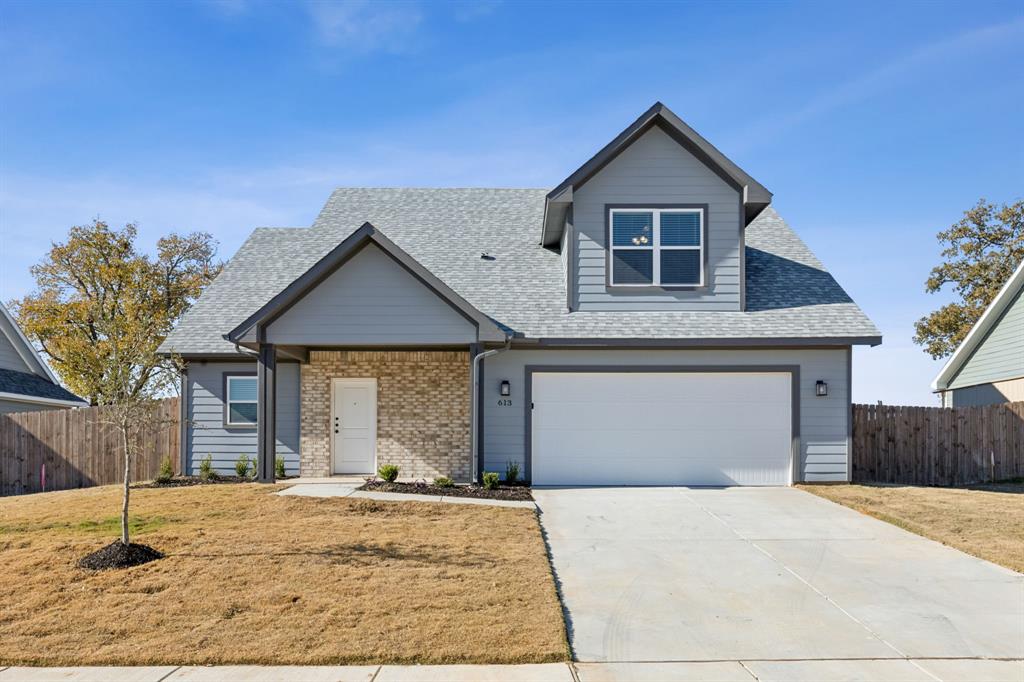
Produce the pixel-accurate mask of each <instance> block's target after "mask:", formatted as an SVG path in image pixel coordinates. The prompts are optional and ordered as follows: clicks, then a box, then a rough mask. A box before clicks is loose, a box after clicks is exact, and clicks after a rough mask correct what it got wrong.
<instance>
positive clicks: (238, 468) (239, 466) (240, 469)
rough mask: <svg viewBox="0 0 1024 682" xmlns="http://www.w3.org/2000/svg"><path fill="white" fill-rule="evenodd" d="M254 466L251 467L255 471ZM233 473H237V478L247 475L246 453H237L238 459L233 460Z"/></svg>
mask: <svg viewBox="0 0 1024 682" xmlns="http://www.w3.org/2000/svg"><path fill="white" fill-rule="evenodd" d="M255 469H256V467H253V471H255ZM235 473H236V474H238V477H239V478H245V477H246V476H248V475H249V458H248V457H247V456H246V455H239V456H238V459H236V460H235Z"/></svg>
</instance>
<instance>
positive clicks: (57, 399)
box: [0, 304, 88, 406]
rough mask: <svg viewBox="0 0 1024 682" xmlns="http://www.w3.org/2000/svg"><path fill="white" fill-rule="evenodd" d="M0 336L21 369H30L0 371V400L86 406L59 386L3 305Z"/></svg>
mask: <svg viewBox="0 0 1024 682" xmlns="http://www.w3.org/2000/svg"><path fill="white" fill-rule="evenodd" d="M0 333H2V334H3V335H4V337H5V338H6V339H7V340H8V341H9V342H10V343H11V346H12V347H13V348H14V349H15V351H16V352H17V353H18V355H19V356H20V357H21V359H22V361H24V363H25V368H26V369H28V370H30V371H28V372H24V371H21V370H20V369H12V368H9V367H5V368H0V399H3V400H13V401H17V402H28V403H38V404H52V405H69V406H70V405H87V404H88V403H87V402H86V401H84V400H82V399H81V398H79V397H78V396H76V395H75V394H74V393H72V392H70V391H68V390H67V389H65V388H64V387H62V386H61V385H60V382H59V381H58V380H57V377H56V376H55V375H54V374H53V371H52V370H51V369H50V368H49V367H48V366H47V364H46V363H45V362H43V359H42V358H41V357H39V353H38V352H36V349H35V348H34V347H33V346H32V344H31V343H29V341H28V339H27V338H25V334H24V333H23V332H22V331H21V328H20V327H19V326H18V323H17V322H16V321H15V319H14V317H13V316H12V315H11V313H10V311H8V310H7V308H6V307H5V306H4V305H3V304H0Z"/></svg>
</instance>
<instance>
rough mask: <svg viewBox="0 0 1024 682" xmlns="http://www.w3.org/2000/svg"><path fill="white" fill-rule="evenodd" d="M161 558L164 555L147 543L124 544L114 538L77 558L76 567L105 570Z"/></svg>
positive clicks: (146, 562) (137, 564) (138, 564)
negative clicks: (102, 546) (104, 545)
mask: <svg viewBox="0 0 1024 682" xmlns="http://www.w3.org/2000/svg"><path fill="white" fill-rule="evenodd" d="M163 558H164V555H163V554H162V553H161V552H158V551H157V550H155V549H153V548H152V547H150V546H149V545H140V544H138V543H135V542H131V543H129V544H127V545H126V544H124V543H123V542H121V541H120V540H115V541H114V542H111V543H110V544H109V545H107V546H106V547H104V548H103V549H98V550H96V551H95V552H93V553H92V554H86V555H85V556H84V557H82V558H81V559H79V560H78V567H79V568H85V569H88V570H90V571H106V570H109V569H111V568H130V567H132V566H141V565H142V564H148V563H149V562H150V561H156V560H157V559H163Z"/></svg>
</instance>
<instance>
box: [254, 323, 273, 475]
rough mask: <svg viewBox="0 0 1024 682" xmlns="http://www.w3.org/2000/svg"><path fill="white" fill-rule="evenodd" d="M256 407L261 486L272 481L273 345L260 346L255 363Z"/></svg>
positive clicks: (258, 469) (257, 468)
mask: <svg viewBox="0 0 1024 682" xmlns="http://www.w3.org/2000/svg"><path fill="white" fill-rule="evenodd" d="M256 368H257V369H256V383H257V392H258V397H257V399H258V401H259V402H258V404H257V409H256V476H257V479H258V480H259V482H260V483H273V482H274V460H275V458H276V455H277V452H276V448H275V444H276V443H277V431H276V424H275V419H276V417H275V415H276V412H277V386H276V382H275V380H274V379H275V376H274V375H275V374H276V373H277V355H276V350H275V349H274V344H272V343H263V344H260V357H259V360H257V363H256Z"/></svg>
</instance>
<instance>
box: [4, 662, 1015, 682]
mask: <svg viewBox="0 0 1024 682" xmlns="http://www.w3.org/2000/svg"><path fill="white" fill-rule="evenodd" d="M219 680H229V681H237V682H292V681H293V680H302V681H303V682H667V681H670V680H671V681H672V682H692V681H711V680H716V681H719V682H753V681H754V680H759V681H760V682H772V681H775V680H778V681H780V682H781V681H783V680H787V681H792V682H805V681H806V682H839V681H840V680H842V681H843V682H883V681H884V682H936V680H938V681H940V682H1020V681H1021V680H1024V661H1021V660H1016V661H1004V660H986V659H888V660H877V659H875V660H816V661H708V662H663V663H547V664H539V665H424V666H406V665H380V666H378V665H354V666H217V667H197V666H182V667H176V666H152V667H140V668H105V667H96V668H7V669H6V670H4V669H0V682H22V681H23V682H216V681H219Z"/></svg>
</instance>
